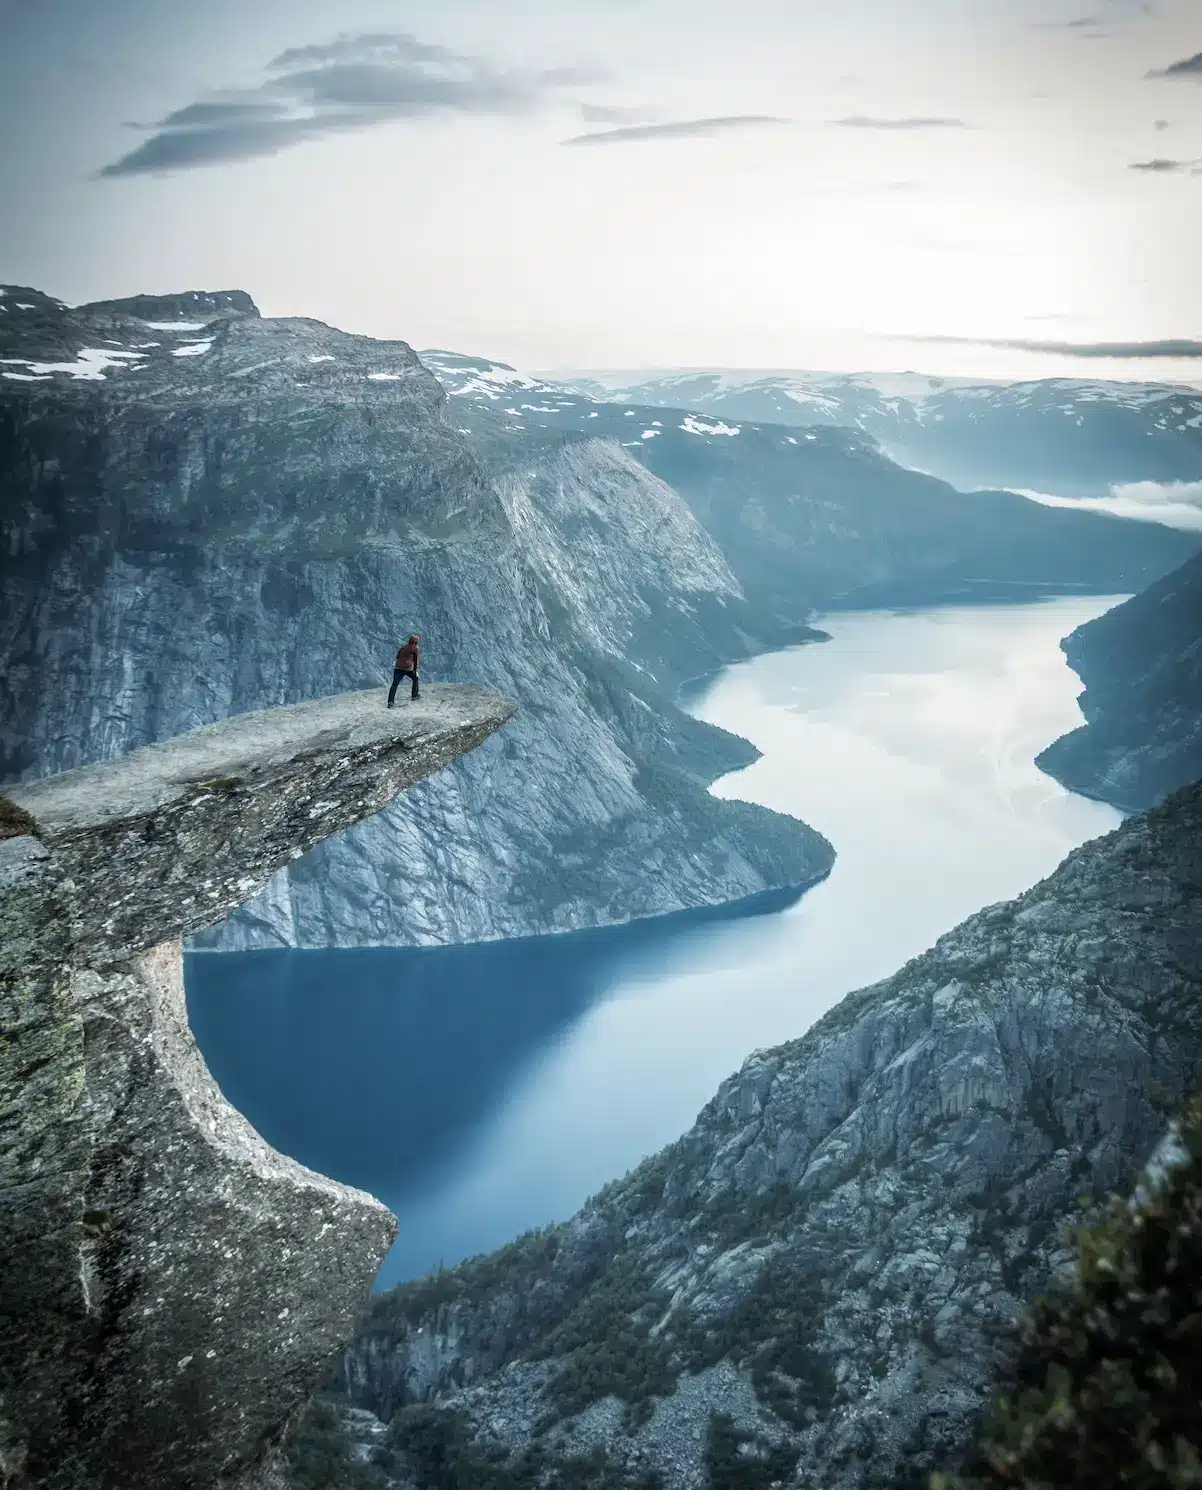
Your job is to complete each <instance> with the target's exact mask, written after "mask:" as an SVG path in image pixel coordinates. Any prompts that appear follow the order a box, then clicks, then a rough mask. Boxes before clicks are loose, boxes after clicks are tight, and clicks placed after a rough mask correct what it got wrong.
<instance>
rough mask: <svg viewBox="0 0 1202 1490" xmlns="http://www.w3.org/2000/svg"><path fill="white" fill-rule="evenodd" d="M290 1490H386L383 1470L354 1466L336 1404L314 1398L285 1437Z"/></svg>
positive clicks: (359, 1464)
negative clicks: (286, 1438)
mask: <svg viewBox="0 0 1202 1490" xmlns="http://www.w3.org/2000/svg"><path fill="white" fill-rule="evenodd" d="M287 1449H288V1471H289V1474H288V1478H289V1484H290V1485H291V1490H385V1487H386V1485H387V1483H388V1480H387V1476H386V1475H385V1474H384V1472H383V1470H382V1469H380V1468H379V1467H378V1466H376V1465H374V1464H361V1463H357V1462H356V1461H355V1460H354V1459H353V1458H352V1457H351V1441H350V1439H349V1437H348V1436H347V1432H346V1429H345V1428H344V1427H343V1423H342V1415H341V1413H340V1412H339V1410H338V1407H337V1404H336V1403H334V1402H332V1401H330V1400H329V1399H328V1398H325V1397H314V1399H313V1400H312V1402H310V1403H309V1405H308V1407H306V1408H305V1411H304V1412H303V1413H302V1415H301V1417H300V1419H299V1420H298V1422H297V1423H296V1425H295V1427H294V1428H293V1429H292V1431H291V1433H290V1434H289V1435H288V1445H287Z"/></svg>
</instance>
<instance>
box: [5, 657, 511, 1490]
mask: <svg viewBox="0 0 1202 1490" xmlns="http://www.w3.org/2000/svg"><path fill="white" fill-rule="evenodd" d="M512 711H513V706H512V705H511V704H509V703H508V702H507V701H506V700H505V699H503V698H501V697H500V696H499V695H497V694H495V693H493V692H491V691H490V690H488V689H485V688H469V687H463V688H453V687H446V688H431V689H429V690H428V695H427V697H425V698H424V699H423V701H422V702H421V703H420V704H418V705H415V706H412V707H411V708H409V709H406V710H402V711H394V712H391V713H390V712H388V711H386V710H385V709H384V707H383V696H382V695H381V694H380V693H379V692H376V691H373V692H372V693H369V694H363V693H359V694H349V695H344V696H341V697H335V698H327V699H321V700H315V701H312V702H309V703H305V704H301V705H299V706H296V707H294V708H291V709H280V710H275V711H268V712H266V713H259V714H247V715H242V716H239V717H237V718H232V719H228V720H225V721H223V722H222V723H220V724H215V725H210V726H208V727H206V728H204V729H200V730H197V731H195V732H193V733H192V734H189V735H185V736H183V737H181V738H179V739H175V740H172V741H170V742H169V743H167V744H164V745H158V746H153V747H150V748H148V749H144V750H140V751H137V752H136V753H134V754H133V755H130V756H127V757H125V758H123V759H120V760H115V761H111V762H108V763H105V764H102V765H95V766H90V767H86V768H83V769H81V770H78V771H74V772H69V773H67V774H65V775H61V776H55V777H50V778H48V779H46V780H43V781H39V782H36V783H33V784H31V785H28V786H24V787H20V788H16V789H14V791H13V793H12V798H14V799H15V801H16V806H17V807H18V809H20V811H21V812H24V813H26V814H28V815H29V818H31V819H32V826H33V831H32V832H26V833H19V832H14V831H12V830H11V829H10V830H9V831H10V836H7V837H4V838H0V1000H2V1003H0V1019H2V1023H3V1029H4V1038H5V1043H4V1048H3V1063H2V1064H0V1332H2V1335H0V1483H3V1484H5V1485H6V1486H12V1487H14V1490H24V1487H27V1486H28V1487H33V1486H38V1487H46V1490H102V1487H103V1490H111V1487H116V1486H125V1487H130V1490H133V1487H147V1490H170V1487H177V1486H178V1487H180V1490H183V1487H197V1490H199V1487H204V1490H212V1487H215V1486H219V1485H234V1484H236V1483H238V1482H239V1481H240V1480H241V1479H242V1478H243V1477H244V1476H245V1474H246V1473H247V1472H248V1471H250V1470H251V1469H253V1467H254V1466H255V1465H256V1463H257V1462H258V1460H259V1459H261V1458H262V1456H263V1454H264V1453H265V1452H266V1450H267V1449H268V1447H269V1445H270V1444H271V1442H272V1441H273V1440H274V1439H276V1438H278V1436H279V1434H280V1432H281V1431H282V1429H283V1427H284V1426H285V1424H286V1422H287V1420H288V1418H289V1416H290V1414H291V1413H292V1412H293V1411H294V1410H295V1409H296V1407H297V1406H298V1405H299V1404H300V1403H302V1402H303V1401H304V1400H305V1398H306V1397H307V1396H308V1394H309V1393H310V1392H311V1391H312V1389H313V1387H314V1385H315V1384H316V1382H317V1380H318V1379H319V1378H320V1377H321V1375H322V1373H323V1371H324V1370H325V1368H326V1366H327V1363H328V1362H329V1360H330V1357H331V1355H332V1354H333V1353H334V1352H335V1351H336V1350H337V1349H338V1348H339V1346H340V1345H342V1344H343V1343H344V1342H345V1340H346V1338H347V1336H348V1334H349V1333H350V1331H351V1328H352V1326H353V1323H354V1320H355V1318H356V1316H357V1315H358V1313H359V1311H360V1310H361V1309H362V1307H363V1304H364V1301H365V1300H366V1297H367V1294H368V1291H369V1289H370V1286H371V1282H372V1279H373V1277H374V1275H375V1272H376V1269H377V1267H378V1265H379V1262H380V1259H381V1258H382V1257H383V1255H384V1253H385V1252H386V1250H387V1248H388V1247H389V1245H390V1244H391V1241H392V1238H393V1235H394V1233H395V1221H394V1220H393V1218H392V1216H391V1215H390V1214H389V1213H388V1212H387V1211H386V1210H385V1209H384V1207H383V1206H381V1205H379V1204H378V1202H376V1201H375V1200H373V1199H372V1198H371V1197H370V1196H368V1195H365V1194H363V1193H361V1192H359V1191H356V1190H351V1189H349V1188H347V1187H345V1186H343V1185H339V1184H336V1183H335V1182H333V1181H332V1180H328V1179H325V1178H324V1177H322V1176H320V1175H317V1174H314V1173H312V1172H311V1171H309V1170H306V1169H304V1168H302V1167H301V1166H300V1165H299V1164H296V1163H295V1162H293V1161H292V1160H290V1159H287V1158H285V1157H284V1156H283V1155H281V1154H278V1153H276V1152H275V1151H274V1150H273V1149H272V1148H270V1147H269V1146H268V1145H267V1144H266V1143H265V1142H264V1141H263V1139H261V1138H260V1137H259V1135H258V1134H257V1133H256V1132H255V1131H254V1130H253V1129H252V1128H251V1127H250V1125H249V1124H248V1123H246V1122H245V1120H244V1119H242V1118H241V1117H240V1116H239V1115H238V1114H237V1113H236V1112H234V1111H233V1109H232V1108H230V1107H229V1106H228V1104H227V1103H226V1102H225V1100H224V1098H223V1097H222V1096H221V1094H220V1092H219V1090H218V1089H217V1087H216V1085H215V1083H214V1082H213V1080H212V1078H211V1077H210V1076H209V1073H208V1071H207V1069H206V1068H205V1065H204V1063H203V1061H202V1059H201V1057H200V1055H199V1053H198V1051H197V1049H196V1046H195V1043H194V1041H193V1039H192V1036H191V1033H190V1031H189V1029H188V1023H187V1014H186V1009H185V1003H184V988H183V976H182V969H183V965H182V957H181V950H180V941H179V937H180V935H181V934H185V933H188V932H192V931H195V930H197V929H199V928H200V927H202V926H204V925H206V924H208V923H209V922H211V921H212V920H214V919H215V918H217V917H220V916H223V915H225V914H226V913H227V912H228V911H229V910H230V909H231V908H232V907H233V906H235V905H237V904H238V903H239V902H240V901H241V900H243V899H245V898H246V897H248V896H250V895H252V894H254V893H255V891H256V890H258V889H259V887H260V886H261V885H262V884H263V882H264V880H265V879H266V878H267V877H268V875H270V874H271V873H272V872H273V871H274V870H276V869H277V868H278V867H279V865H280V864H281V863H283V862H286V861H288V860H289V859H292V858H294V857H295V856H297V855H299V854H302V853H303V852H304V851H305V850H306V849H307V848H309V847H310V846H311V845H312V844H314V843H316V842H317V841H318V840H319V839H321V838H324V837H326V836H328V835H329V834H331V833H335V832H337V831H338V830H339V829H342V828H346V827H348V826H350V825H351V824H353V823H356V822H358V821H360V820H361V819H362V818H364V817H366V816H368V815H370V814H372V813H375V812H378V811H379V810H380V808H381V807H383V805H384V804H385V803H386V802H388V801H390V800H391V799H392V797H393V796H394V795H395V794H396V793H397V792H398V791H401V790H402V789H404V788H406V787H409V786H412V785H413V784H414V783H415V782H417V781H418V780H419V779H421V778H422V777H424V776H426V775H428V774H429V773H430V772H432V771H435V770H437V769H438V768H439V767H442V766H445V765H447V764H449V763H450V762H451V761H452V760H454V759H456V758H457V757H458V756H459V755H461V754H462V753H463V752H465V751H468V750H471V749H472V748H473V747H475V746H476V745H478V744H479V743H480V742H481V741H482V740H483V739H484V738H485V737H486V736H487V735H489V734H491V733H492V732H493V731H494V730H495V729H497V727H498V726H499V725H501V724H502V723H504V721H505V720H506V719H507V718H509V716H510V714H511V713H512ZM6 815H7V816H8V818H10V819H12V818H14V817H16V818H17V819H18V821H19V817H20V814H19V813H17V814H14V813H12V812H11V810H10V811H8V812H7V814H6Z"/></svg>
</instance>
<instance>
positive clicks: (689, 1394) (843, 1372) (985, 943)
mask: <svg viewBox="0 0 1202 1490" xmlns="http://www.w3.org/2000/svg"><path fill="white" fill-rule="evenodd" d="M1200 1059H1202V785H1197V786H1194V787H1192V788H1189V789H1187V790H1186V791H1184V792H1181V793H1178V794H1177V795H1176V796H1174V797H1172V798H1170V799H1169V801H1168V802H1167V803H1166V804H1165V805H1164V806H1162V807H1159V808H1155V809H1153V810H1152V811H1150V812H1148V813H1146V814H1144V815H1141V816H1137V817H1133V818H1130V819H1128V820H1127V821H1126V822H1125V823H1124V824H1123V825H1122V826H1121V827H1120V828H1119V829H1117V830H1116V831H1115V832H1113V833H1111V834H1109V835H1108V836H1106V837H1104V838H1100V839H1097V840H1095V841H1093V842H1091V843H1088V844H1086V845H1084V846H1083V847H1082V848H1080V849H1078V850H1076V851H1075V852H1074V853H1072V854H1071V855H1069V857H1068V858H1067V859H1066V860H1065V861H1064V863H1063V864H1062V865H1061V866H1060V867H1059V868H1058V869H1057V870H1056V871H1055V873H1054V874H1052V875H1051V876H1050V877H1049V878H1048V879H1046V880H1044V881H1043V882H1041V883H1040V884H1038V885H1036V886H1035V887H1034V888H1032V889H1031V890H1029V891H1027V892H1026V893H1025V894H1024V895H1022V896H1020V897H1019V898H1018V899H1017V900H1014V901H1010V902H1007V903H1002V904H998V905H994V906H989V907H987V908H985V909H984V910H982V911H981V912H979V913H978V914H976V915H974V916H972V917H971V918H970V919H968V920H967V921H965V922H964V923H963V924H962V925H960V926H958V927H957V928H956V929H955V930H953V931H951V932H949V933H948V934H947V935H946V936H944V937H942V938H941V939H940V940H939V941H938V942H937V943H936V945H935V946H934V947H933V948H932V949H931V950H930V951H929V952H926V953H924V954H923V955H922V956H920V957H918V958H916V959H914V960H913V961H912V962H911V963H909V964H907V966H905V967H904V968H902V969H901V971H900V972H898V973H897V974H895V975H894V976H893V977H891V978H889V979H887V980H885V981H884V982H882V983H879V984H877V985H875V986H873V987H870V988H867V989H864V990H861V991H859V992H857V993H853V994H850V995H849V996H848V997H847V998H846V999H845V1000H844V1001H843V1002H842V1003H841V1004H840V1005H838V1006H837V1007H836V1008H835V1009H833V1010H832V1011H831V1012H830V1013H829V1014H828V1015H826V1016H825V1017H824V1018H823V1019H821V1020H820V1021H819V1022H818V1024H816V1025H815V1026H814V1028H813V1029H812V1030H811V1031H810V1032H809V1033H807V1034H806V1035H805V1036H804V1037H803V1038H802V1039H800V1040H798V1041H795V1042H793V1043H792V1044H789V1045H784V1046H781V1047H779V1048H778V1049H774V1050H767V1051H762V1052H758V1053H756V1054H755V1055H753V1056H752V1057H750V1058H749V1060H748V1061H747V1062H746V1064H745V1065H744V1067H743V1068H742V1070H741V1071H739V1072H738V1073H737V1074H736V1075H735V1076H733V1077H732V1078H731V1079H730V1080H729V1081H727V1082H726V1083H725V1084H724V1085H723V1086H722V1088H721V1089H720V1090H719V1092H718V1094H717V1095H716V1096H715V1098H714V1099H713V1101H711V1102H710V1103H709V1105H708V1106H707V1107H706V1108H705V1109H704V1111H703V1112H702V1113H701V1115H700V1117H699V1118H698V1121H697V1123H696V1125H695V1127H694V1128H693V1129H692V1130H690V1132H688V1133H687V1134H686V1135H685V1136H684V1137H683V1138H682V1139H680V1140H679V1141H678V1142H677V1143H675V1144H674V1145H672V1146H671V1147H669V1148H668V1149H665V1150H664V1151H663V1152H662V1153H660V1154H658V1155H656V1156H655V1157H653V1158H651V1159H649V1160H647V1161H646V1162H645V1163H644V1164H643V1165H642V1166H641V1167H640V1168H639V1169H637V1170H635V1171H634V1172H633V1173H632V1174H631V1175H629V1176H628V1177H627V1178H626V1179H624V1180H622V1181H619V1182H617V1183H615V1184H613V1185H611V1186H609V1187H608V1188H607V1189H606V1190H605V1191H603V1192H602V1193H601V1194H600V1195H599V1196H598V1197H596V1198H595V1199H594V1200H593V1201H592V1202H590V1203H589V1204H588V1205H587V1206H586V1207H585V1208H584V1209H583V1210H582V1211H581V1212H580V1213H579V1214H578V1215H576V1216H575V1217H574V1218H573V1219H572V1220H571V1221H569V1222H567V1223H566V1224H564V1225H562V1226H559V1227H555V1228H552V1229H550V1230H548V1231H546V1232H542V1233H535V1234H533V1235H531V1236H529V1237H527V1238H524V1239H522V1240H521V1241H519V1242H517V1243H514V1244H512V1245H511V1246H510V1247H509V1248H507V1249H506V1250H505V1251H503V1252H500V1253H497V1254H494V1255H492V1256H489V1257H485V1258H482V1259H479V1260H478V1261H476V1262H473V1263H467V1264H464V1265H463V1266H462V1267H459V1268H456V1269H453V1270H450V1271H448V1272H446V1273H442V1274H438V1275H435V1276H433V1277H431V1278H429V1279H427V1280H424V1281H422V1282H419V1283H415V1284H412V1285H406V1286H404V1287H402V1288H400V1289H398V1290H395V1291H394V1292H392V1293H390V1294H388V1295H384V1296H382V1297H381V1298H380V1299H378V1300H377V1301H375V1303H374V1305H373V1309H372V1312H371V1314H370V1315H369V1317H368V1320H367V1323H366V1326H365V1328H364V1329H363V1331H362V1332H361V1333H360V1335H359V1338H358V1339H357V1341H356V1343H355V1344H354V1346H353V1347H352V1348H351V1350H350V1351H349V1352H348V1354H347V1357H346V1362H345V1370H346V1380H347V1384H348V1387H349V1389H350V1392H351V1394H352V1397H353V1399H354V1400H355V1401H356V1402H358V1403H359V1404H360V1405H362V1406H364V1407H365V1408H367V1409H369V1410H371V1411H373V1412H375V1413H377V1414H379V1415H380V1416H382V1417H385V1418H392V1419H393V1421H394V1424H398V1423H399V1424H402V1425H403V1424H404V1421H405V1413H404V1407H405V1404H412V1403H419V1402H425V1403H433V1404H435V1405H437V1406H439V1407H442V1408H445V1409H446V1410H447V1411H448V1412H452V1413H454V1414H455V1415H456V1418H457V1420H458V1423H459V1428H460V1431H463V1429H464V1428H466V1432H467V1435H468V1437H467V1442H468V1443H469V1445H470V1446H471V1452H473V1453H479V1454H485V1455H486V1454H487V1453H488V1452H490V1451H492V1450H495V1449H500V1450H502V1451H504V1452H505V1453H508V1454H510V1455H511V1456H514V1457H513V1459H512V1462H513V1463H515V1464H517V1463H520V1462H523V1461H522V1458H521V1456H522V1455H528V1454H529V1453H530V1451H531V1450H532V1449H534V1450H537V1451H538V1453H541V1454H542V1455H543V1456H544V1462H550V1463H563V1462H565V1461H567V1460H568V1459H570V1458H571V1457H572V1456H573V1455H580V1454H582V1453H586V1452H589V1451H594V1450H601V1451H603V1452H604V1453H605V1454H606V1455H608V1456H609V1458H610V1461H611V1462H612V1463H613V1464H614V1465H615V1466H617V1467H618V1468H619V1469H620V1470H621V1472H622V1473H624V1474H625V1475H626V1476H628V1477H629V1478H630V1480H631V1481H632V1482H633V1481H634V1480H635V1479H636V1478H637V1476H638V1475H640V1474H643V1473H645V1472H646V1471H647V1470H649V1469H655V1470H658V1471H659V1472H660V1473H661V1474H662V1475H663V1476H664V1478H665V1480H666V1482H667V1483H668V1484H669V1485H670V1486H673V1487H685V1486H701V1485H704V1484H706V1483H707V1473H708V1471H709V1469H710V1468H712V1467H713V1465H712V1463H711V1461H712V1459H713V1455H714V1453H715V1452H716V1450H715V1447H714V1445H715V1442H716V1441H717V1440H715V1438H714V1437H713V1435H712V1433H711V1423H712V1417H711V1415H712V1414H713V1413H715V1412H717V1413H719V1414H725V1415H727V1416H728V1417H729V1419H730V1420H731V1423H730V1425H729V1427H728V1429H726V1430H724V1431H726V1432H727V1435H728V1446H729V1441H731V1440H730V1439H729V1435H730V1434H733V1435H734V1441H742V1442H743V1443H744V1444H745V1448H744V1450H743V1451H742V1454H743V1458H744V1461H745V1460H746V1456H747V1455H748V1454H750V1455H751V1456H752V1457H755V1456H756V1455H760V1456H761V1457H763V1458H764V1464H765V1465H767V1464H768V1463H769V1460H768V1459H767V1458H766V1457H764V1456H767V1455H769V1454H770V1453H771V1452H772V1450H773V1448H774V1447H775V1449H776V1453H777V1458H776V1459H775V1460H773V1461H772V1462H774V1463H776V1464H778V1465H779V1464H780V1463H781V1462H784V1461H783V1460H782V1459H781V1457H780V1456H781V1455H784V1456H785V1459H787V1461H788V1463H789V1464H791V1465H792V1466H793V1467H792V1469H791V1470H788V1471H787V1472H786V1475H785V1478H786V1480H787V1483H789V1484H790V1485H793V1486H798V1487H806V1490H853V1487H855V1490H867V1487H870V1486H872V1487H886V1486H888V1487H895V1486H901V1485H905V1486H911V1485H913V1486H921V1485H924V1484H925V1475H926V1472H927V1471H928V1470H929V1469H931V1468H936V1467H939V1466H940V1465H941V1464H943V1463H946V1462H947V1460H948V1458H949V1456H951V1455H953V1454H954V1452H955V1451H956V1450H957V1448H959V1447H960V1446H961V1445H962V1444H963V1443H964V1441H965V1439H966V1437H967V1435H968V1432H969V1431H970V1427H971V1424H972V1421H973V1419H974V1417H975V1415H976V1414H977V1412H978V1411H979V1408H980V1405H981V1401H982V1393H983V1391H984V1388H985V1384H986V1381H987V1375H988V1367H989V1359H990V1347H991V1341H992V1336H993V1331H994V1330H995V1329H996V1328H997V1327H999V1326H1004V1325H1005V1323H1006V1322H1007V1321H1008V1320H1010V1319H1011V1318H1012V1317H1013V1314H1014V1312H1015V1309H1016V1307H1017V1306H1018V1304H1019V1303H1020V1302H1021V1301H1022V1300H1024V1299H1029V1298H1031V1297H1032V1296H1033V1295H1034V1294H1036V1293H1037V1292H1038V1291H1039V1290H1040V1289H1041V1288H1042V1287H1044V1286H1045V1284H1046V1282H1047V1280H1048V1279H1049V1277H1050V1276H1052V1275H1053V1274H1054V1273H1055V1272H1056V1271H1057V1270H1058V1269H1060V1268H1062V1267H1063V1266H1064V1265H1065V1262H1066V1259H1067V1256H1068V1253H1067V1251H1066V1248H1065V1244H1064V1240H1063V1237H1062V1234H1061V1228H1062V1227H1063V1225H1064V1224H1065V1223H1066V1222H1069V1221H1070V1220H1071V1219H1072V1217H1073V1216H1074V1214H1076V1213H1078V1212H1079V1207H1080V1205H1081V1203H1082V1202H1081V1197H1082V1196H1083V1195H1099V1194H1101V1193H1104V1192H1107V1191H1110V1190H1112V1189H1114V1188H1116V1187H1117V1188H1120V1189H1122V1188H1125V1187H1128V1186H1129V1185H1130V1184H1131V1182H1132V1180H1133V1178H1134V1176H1135V1175H1136V1174H1137V1172H1138V1169H1139V1167H1140V1166H1141V1165H1142V1164H1143V1163H1144V1162H1145V1161H1146V1160H1147V1158H1148V1156H1149V1154H1151V1153H1152V1151H1153V1150H1154V1148H1155V1146H1156V1144H1157V1142H1158V1140H1160V1138H1161V1136H1162V1134H1163V1132H1164V1129H1165V1117H1164V1113H1165V1111H1166V1110H1167V1109H1168V1108H1169V1107H1171V1106H1172V1105H1173V1104H1174V1103H1175V1102H1176V1100H1177V1099H1178V1098H1179V1097H1180V1096H1181V1094H1182V1093H1184V1092H1186V1091H1188V1090H1190V1089H1191V1087H1193V1086H1195V1085H1196V1082H1197V1073H1198V1069H1199V1060H1200ZM410 1410H412V1409H410ZM398 1413H399V1416H398ZM425 1431H426V1437H427V1438H428V1429H427V1430H425ZM401 1436H402V1441H403V1438H404V1435H403V1431H402V1435H401ZM524 1462H527V1463H529V1462H534V1461H531V1460H529V1459H527V1460H526V1461H524ZM771 1477H773V1478H779V1476H778V1475H775V1474H774V1475H773V1476H771ZM418 1478H419V1482H420V1475H419V1476H418ZM532 1483H533V1482H532ZM740 1483H742V1481H740ZM748 1483H750V1481H748ZM756 1483H759V1481H756ZM764 1483H767V1480H766V1479H765V1480H764Z"/></svg>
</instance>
